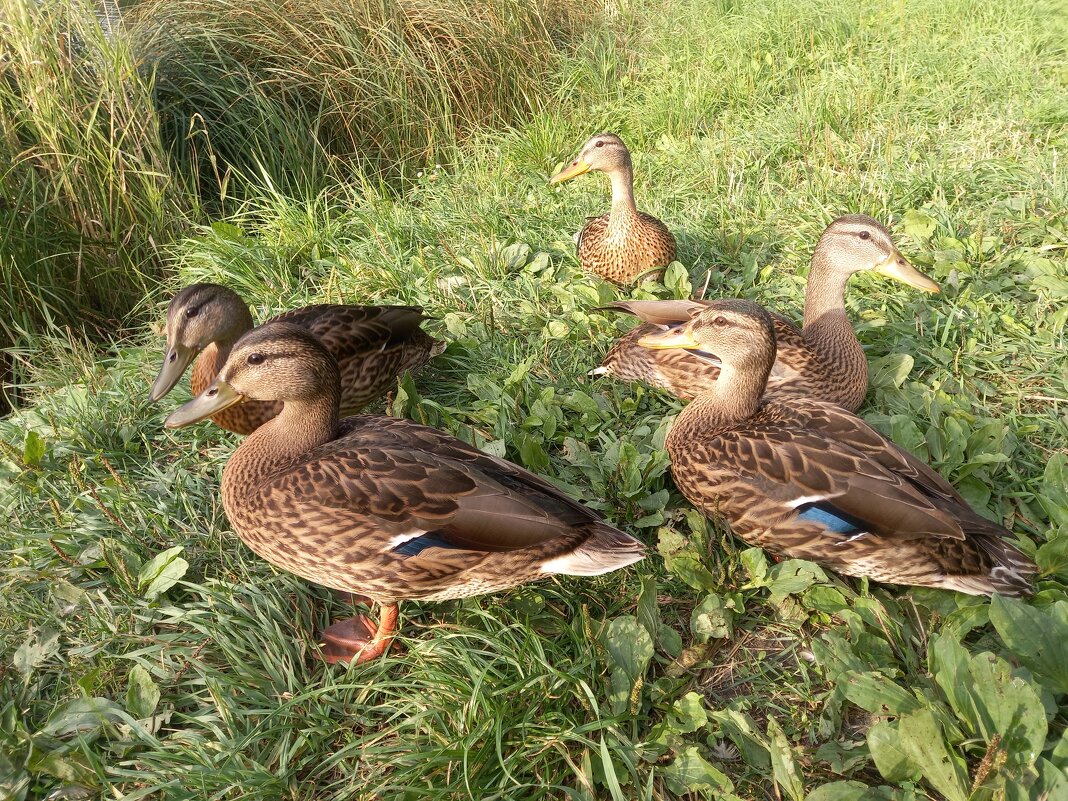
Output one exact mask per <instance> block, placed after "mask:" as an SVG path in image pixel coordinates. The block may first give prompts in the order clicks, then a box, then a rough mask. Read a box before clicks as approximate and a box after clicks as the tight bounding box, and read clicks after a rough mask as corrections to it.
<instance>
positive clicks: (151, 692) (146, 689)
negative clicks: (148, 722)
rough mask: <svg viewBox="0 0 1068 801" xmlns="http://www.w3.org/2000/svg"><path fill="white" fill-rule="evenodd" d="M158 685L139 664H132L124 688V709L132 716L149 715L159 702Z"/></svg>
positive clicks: (142, 716) (140, 717) (139, 717)
mask: <svg viewBox="0 0 1068 801" xmlns="http://www.w3.org/2000/svg"><path fill="white" fill-rule="evenodd" d="M159 695H160V693H159V687H158V686H157V685H156V682H154V681H152V676H150V675H149V673H148V671H147V670H145V669H144V668H143V667H142V666H141V665H134V667H133V669H132V670H131V671H130V678H129V679H128V684H127V688H126V711H127V712H129V713H130V714H131V715H132V716H133V717H135V718H138V719H143V718H147V717H150V716H151V715H152V713H153V712H155V711H156V705H157V704H159Z"/></svg>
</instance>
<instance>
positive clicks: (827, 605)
mask: <svg viewBox="0 0 1068 801" xmlns="http://www.w3.org/2000/svg"><path fill="white" fill-rule="evenodd" d="M801 602H802V604H804V606H805V608H806V609H815V610H816V611H817V612H826V613H827V614H830V615H833V614H837V613H838V612H841V611H842V610H843V609H846V608H847V607H848V604H847V603H846V599H845V596H844V595H842V593H841V592H839V591H838V590H836V589H835V588H834V587H827V586H825V585H817V586H815V587H811V588H809V590H808V591H807V592H806V593H805V595H804V597H803V598H802V599H801Z"/></svg>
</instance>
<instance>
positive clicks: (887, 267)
mask: <svg viewBox="0 0 1068 801" xmlns="http://www.w3.org/2000/svg"><path fill="white" fill-rule="evenodd" d="M875 272H877V273H879V275H885V276H886V277H887V278H893V279H894V280H896V281H901V282H902V283H903V284H908V285H909V286H914V287H916V288H917V289H922V290H923V291H924V292H941V291H942V290H941V288H940V287H939V286H938V284H936V283H935V282H934V281H932V280H931V279H930V278H928V277H927V276H926V275H924V274H923V273H921V272H920V271H919V270H917V269H916V268H915V267H913V266H912V265H911V264H909V263H908V261H907V260H906V259H905V257H904V256H902V255H901V254H900V253H894V254H893V255H892V256H890V258H888V259H887V260H886V261H884V262H883V263H882V264H880V265H879V266H878V267H876V268H875Z"/></svg>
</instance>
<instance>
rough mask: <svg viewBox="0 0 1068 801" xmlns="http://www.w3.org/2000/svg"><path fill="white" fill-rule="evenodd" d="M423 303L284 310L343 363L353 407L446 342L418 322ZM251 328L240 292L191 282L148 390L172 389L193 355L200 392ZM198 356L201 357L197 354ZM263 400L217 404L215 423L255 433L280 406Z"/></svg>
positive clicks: (176, 302) (177, 301) (170, 319)
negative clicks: (220, 408) (229, 405)
mask: <svg viewBox="0 0 1068 801" xmlns="http://www.w3.org/2000/svg"><path fill="white" fill-rule="evenodd" d="M424 319H426V318H425V317H424V315H423V310H422V308H420V307H419V306H359V305H344V304H334V303H321V304H316V305H313V306H304V307H302V308H299V309H293V310H291V311H287V312H284V313H283V314H280V315H278V316H277V317H274V318H272V320H275V321H279V320H285V321H286V322H288V323H291V324H294V325H299V326H301V327H303V328H306V329H307V330H309V331H311V332H312V333H314V334H315V335H317V336H318V337H319V338H320V339H321V340H322V341H323V343H324V344H325V345H326V347H327V348H328V349H329V350H330V352H331V353H332V354H333V355H334V357H335V358H336V359H337V361H338V364H339V365H340V369H341V408H342V411H343V413H344V414H354V413H356V412H358V411H360V410H361V409H363V408H364V407H365V406H367V404H369V403H371V402H372V401H373V400H375V399H376V398H379V397H381V396H383V395H385V394H386V392H388V391H389V390H390V389H391V388H392V387H393V386H394V385H395V384H396V382H397V378H398V377H399V376H401V375H402V374H403V373H405V372H409V371H413V370H416V369H417V368H419V367H422V366H423V365H424V364H425V363H426V362H428V361H429V360H430V359H431V358H433V357H434V356H437V355H438V354H440V353H441V352H442V351H443V350H444V349H445V343H444V342H441V341H439V340H436V339H433V338H432V337H431V336H429V335H428V334H427V333H426V332H425V331H423V330H422V328H421V327H420V326H421V324H422V322H423V320H424ZM252 328H253V321H252V314H251V313H250V312H249V308H248V305H247V304H246V303H245V301H244V300H242V299H241V296H240V295H238V294H237V293H236V292H234V291H233V290H232V289H230V288H228V287H225V286H222V285H220V284H212V283H197V284H191V285H190V286H187V287H185V288H184V289H182V290H181V291H180V292H178V293H177V294H176V295H175V296H174V298H173V299H172V300H171V302H170V305H169V306H168V308H167V345H166V350H165V352H164V356H163V365H162V366H161V367H160V369H159V374H158V375H157V376H156V380H155V381H154V382H153V384H152V389H151V390H150V392H149V395H148V397H149V400H150V401H153V402H155V401H159V400H160V399H161V398H163V397H164V396H165V395H166V394H167V393H168V392H170V391H171V390H172V389H174V387H175V385H176V384H177V383H178V380H179V379H180V378H181V377H182V374H183V373H184V372H185V369H186V368H187V367H188V366H189V364H190V362H192V361H193V360H194V359H196V363H195V364H194V365H193V373H192V375H191V376H190V382H189V383H190V387H191V389H192V391H193V394H194V395H199V394H200V393H201V392H203V391H204V390H205V389H206V388H207V387H208V385H210V384H211V382H212V380H214V378H215V376H216V375H217V374H218V372H219V370H220V368H222V366H223V365H224V364H225V363H226V359H227V358H228V357H229V355H230V351H231V349H232V348H233V346H234V343H235V342H236V341H237V340H238V339H239V338H240V337H241V336H242V335H243V334H245V333H246V332H247V331H250V330H251V329H252ZM198 357H199V358H198ZM280 408H281V407H280V405H279V404H277V403H271V402H267V401H258V402H250V403H245V404H242V405H241V406H240V407H236V408H232V409H227V410H223V411H220V412H219V413H218V414H216V415H213V416H212V418H211V419H212V422H214V423H215V424H216V425H218V426H221V427H222V428H225V429H227V430H229V431H233V432H234V433H236V434H250V433H251V432H253V431H255V430H256V429H257V428H259V427H260V426H261V425H263V424H264V423H265V422H266V421H267V420H270V419H271V418H272V417H274V416H275V415H276V414H278V411H279V409H280Z"/></svg>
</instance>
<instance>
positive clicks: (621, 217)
mask: <svg viewBox="0 0 1068 801" xmlns="http://www.w3.org/2000/svg"><path fill="white" fill-rule="evenodd" d="M577 252H578V260H579V264H580V265H581V266H582V269H584V270H588V271H590V272H592V273H596V274H597V275H599V276H601V277H602V278H606V279H608V280H609V281H614V282H615V283H617V284H629V283H632V282H633V281H634V280H635V279H636V278H638V276H640V275H642V274H644V273H648V274H649V276H650V277H659V276H660V275H662V272H650V271H652V270H653V269H654V268H656V267H666V266H667V265H669V264H671V262H673V261H675V259H676V257H677V255H678V247H677V245H676V244H675V237H674V236H672V234H671V232H670V231H669V230H668V229H667V226H666V225H664V223H662V222H661V221H660V220H658V219H657V218H656V217H654V216H653V215H651V214H646V213H645V212H643V211H639V212H636V213H627V214H617V218H616V219H615V220H613V219H612V215H611V214H603V215H601V216H600V217H594V218H593V219H591V220H590V221H589V222H587V223H586V225H585V226H584V227H583V229H582V232H581V233H580V234H579V241H578V246H577Z"/></svg>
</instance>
